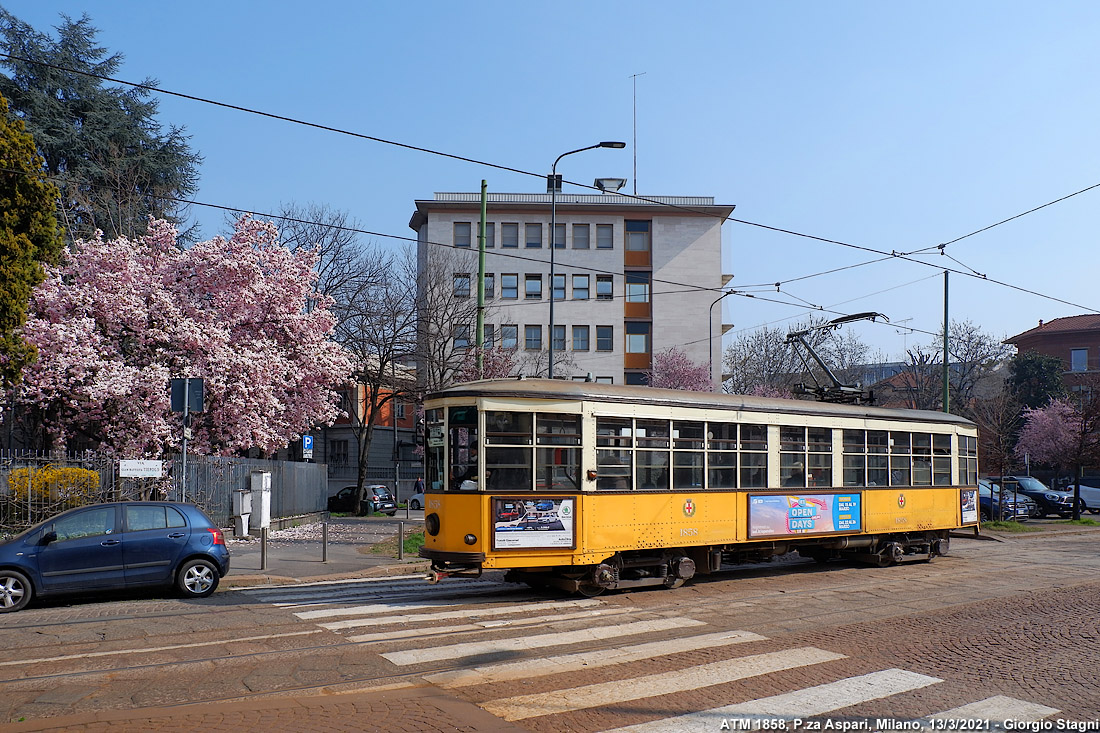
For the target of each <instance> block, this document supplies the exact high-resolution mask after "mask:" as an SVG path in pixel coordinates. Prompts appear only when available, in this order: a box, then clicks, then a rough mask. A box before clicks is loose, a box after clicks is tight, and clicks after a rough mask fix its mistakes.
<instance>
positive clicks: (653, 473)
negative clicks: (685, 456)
mask: <svg viewBox="0 0 1100 733" xmlns="http://www.w3.org/2000/svg"><path fill="white" fill-rule="evenodd" d="M634 455H635V456H636V458H637V461H638V488H640V489H643V490H646V491H655V490H660V489H665V490H667V489H668V451H664V450H640V451H636V452H635V454H634Z"/></svg>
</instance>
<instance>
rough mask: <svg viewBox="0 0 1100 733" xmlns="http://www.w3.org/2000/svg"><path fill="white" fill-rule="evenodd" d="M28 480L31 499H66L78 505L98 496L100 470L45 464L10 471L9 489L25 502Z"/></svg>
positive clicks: (69, 502)
mask: <svg viewBox="0 0 1100 733" xmlns="http://www.w3.org/2000/svg"><path fill="white" fill-rule="evenodd" d="M28 483H29V484H30V495H31V501H63V502H65V503H67V504H73V505H78V504H83V503H86V502H89V501H92V500H94V499H95V496H96V492H97V491H98V489H99V473H98V472H96V471H92V470H89V469H87V468H72V467H70V466H50V465H46V466H43V467H41V468H17V469H15V470H14V471H12V472H11V473H9V474H8V490H9V492H10V493H11V496H12V497H13V498H15V499H16V500H20V499H21V500H23V501H26V499H27V484H28Z"/></svg>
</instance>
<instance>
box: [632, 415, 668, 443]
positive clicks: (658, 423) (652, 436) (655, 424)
mask: <svg viewBox="0 0 1100 733" xmlns="http://www.w3.org/2000/svg"><path fill="white" fill-rule="evenodd" d="M634 436H635V437H636V438H637V440H638V444H637V445H638V447H639V448H667V447H668V441H669V436H670V433H669V430H668V422H667V421H665V420H639V421H638V424H637V426H636V428H635V430H634Z"/></svg>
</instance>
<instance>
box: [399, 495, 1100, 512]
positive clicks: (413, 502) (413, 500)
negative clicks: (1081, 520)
mask: <svg viewBox="0 0 1100 733" xmlns="http://www.w3.org/2000/svg"><path fill="white" fill-rule="evenodd" d="M1097 506H1100V504H1097ZM423 508H424V492H423V491H418V492H416V493H415V494H413V495H412V496H410V497H409V509H423Z"/></svg>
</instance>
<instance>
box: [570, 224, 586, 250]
mask: <svg viewBox="0 0 1100 733" xmlns="http://www.w3.org/2000/svg"><path fill="white" fill-rule="evenodd" d="M588 236H589V231H588V225H587V224H574V225H573V249H588Z"/></svg>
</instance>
